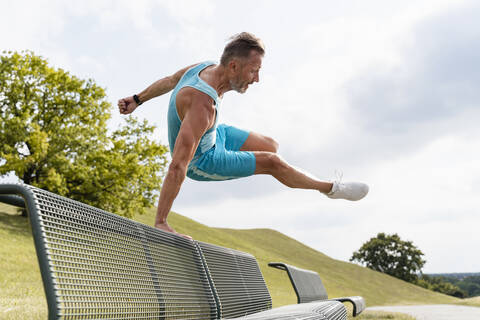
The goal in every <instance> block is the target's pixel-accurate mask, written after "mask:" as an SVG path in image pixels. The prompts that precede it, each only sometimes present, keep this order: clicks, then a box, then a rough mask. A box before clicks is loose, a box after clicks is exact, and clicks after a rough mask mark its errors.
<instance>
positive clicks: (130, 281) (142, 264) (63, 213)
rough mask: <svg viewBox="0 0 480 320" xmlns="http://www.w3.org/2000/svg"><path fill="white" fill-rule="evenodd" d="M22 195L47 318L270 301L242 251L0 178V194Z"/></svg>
mask: <svg viewBox="0 0 480 320" xmlns="http://www.w3.org/2000/svg"><path fill="white" fill-rule="evenodd" d="M12 195H13V196H12ZM15 195H17V196H15ZM18 195H20V196H21V197H18ZM22 198H23V200H24V205H25V206H26V207H27V209H28V213H29V217H30V221H31V226H32V232H33V235H34V241H35V247H36V250H37V256H38V259H39V264H40V270H41V273H42V279H43V282H44V288H45V292H46V296H47V302H48V307H49V319H59V318H61V319H79V318H82V319H98V318H102V319H127V318H128V319H147V318H148V319H219V318H223V317H226V318H230V317H234V316H236V315H239V316H241V315H246V314H251V313H255V312H258V311H262V310H266V309H269V308H271V298H270V294H269V293H268V290H267V287H266V285H265V281H264V280H263V276H262V274H261V272H260V269H259V267H258V263H257V261H256V260H255V258H254V257H253V256H251V255H249V254H246V253H243V252H240V251H236V250H231V249H228V248H222V247H218V246H215V245H211V244H208V243H201V242H196V241H190V240H187V239H185V238H182V237H179V236H176V235H173V234H170V233H167V232H163V231H161V230H158V229H155V228H152V227H149V226H146V225H143V224H141V223H137V222H134V221H132V220H129V219H126V218H123V217H120V216H118V215H114V214H111V213H108V212H106V211H103V210H100V209H97V208H94V207H92V206H88V205H85V204H82V203H80V202H77V201H73V200H69V199H67V198H64V197H61V196H58V195H55V194H53V193H50V192H47V191H44V190H41V189H38V188H34V187H31V186H27V185H15V184H10V185H0V201H2V202H7V203H11V204H14V205H19V204H22Z"/></svg>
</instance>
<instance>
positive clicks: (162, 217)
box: [118, 32, 368, 238]
mask: <svg viewBox="0 0 480 320" xmlns="http://www.w3.org/2000/svg"><path fill="white" fill-rule="evenodd" d="M264 53H265V49H264V46H263V43H262V41H261V40H260V39H258V38H256V37H255V36H254V35H252V34H250V33H247V32H243V33H240V34H238V35H236V36H234V37H232V38H231V41H230V42H229V43H228V44H227V45H226V47H225V49H224V51H223V54H222V56H221V59H220V64H215V63H213V62H203V63H199V64H196V65H193V66H189V67H187V68H184V69H181V70H180V71H178V72H176V73H175V74H173V75H172V76H169V77H166V78H163V79H160V80H158V81H156V82H154V83H153V84H152V85H150V86H149V87H148V88H146V89H145V90H144V91H142V92H140V93H139V94H138V95H134V96H132V97H127V98H124V99H120V100H119V101H118V107H119V109H120V113H122V114H129V113H131V112H133V111H134V110H135V109H136V108H137V107H138V106H139V105H140V104H142V103H143V102H145V101H148V100H150V99H152V98H154V97H157V96H160V95H162V94H165V93H167V92H169V91H171V90H173V93H172V95H171V97H170V103H169V108H168V139H169V145H170V152H171V153H172V161H171V163H170V166H169V168H168V172H167V175H166V177H165V180H164V182H163V187H162V189H161V192H160V199H159V201H158V209H157V216H156V219H155V227H157V228H159V229H161V230H164V231H167V232H173V233H176V232H175V230H173V229H172V228H171V227H170V226H169V225H168V223H167V216H168V213H169V212H170V209H171V207H172V204H173V201H174V200H175V198H176V196H177V194H178V192H179V190H180V186H181V185H182V183H183V181H184V179H185V176H188V177H189V178H191V179H194V180H199V181H222V180H229V179H236V178H241V177H246V176H250V175H254V174H269V175H272V176H273V177H275V178H276V179H277V180H278V181H280V182H281V183H283V184H284V185H286V186H288V187H291V188H301V189H314V190H318V191H320V192H321V193H323V194H325V195H326V196H327V197H330V198H332V199H347V200H353V201H356V200H360V199H362V198H363V197H365V195H366V194H367V193H368V186H367V185H366V184H364V183H359V182H348V183H347V182H341V181H333V182H328V181H320V180H318V179H316V178H314V177H312V176H311V175H309V174H307V173H305V172H303V171H300V170H299V169H297V168H295V167H293V166H291V165H290V164H288V163H287V162H286V161H285V160H283V159H282V158H281V157H280V156H279V155H278V154H277V150H278V143H277V142H276V141H275V140H273V139H272V138H269V137H266V136H263V135H261V134H258V133H255V132H246V131H243V130H240V129H238V128H235V127H232V126H227V125H224V124H220V125H218V124H217V118H218V112H219V105H220V103H221V99H222V97H223V95H224V94H225V93H226V92H228V91H231V90H235V91H237V92H240V93H244V92H246V91H247V89H248V86H249V85H251V84H253V83H254V82H258V81H259V71H260V68H261V66H262V59H263V56H264ZM183 236H185V235H183ZM185 237H187V238H189V237H188V236H185Z"/></svg>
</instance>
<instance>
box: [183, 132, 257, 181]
mask: <svg viewBox="0 0 480 320" xmlns="http://www.w3.org/2000/svg"><path fill="white" fill-rule="evenodd" d="M248 135H249V133H248V132H247V131H244V130H240V129H238V128H235V127H232V126H227V125H224V124H221V125H219V126H218V127H217V137H216V141H215V146H214V147H213V148H211V149H210V150H208V151H207V152H205V153H204V154H202V155H200V156H198V157H195V158H194V159H193V160H192V161H191V162H190V164H189V165H188V171H187V176H188V177H189V178H191V179H193V180H197V181H222V180H231V179H237V178H242V177H248V176H251V175H253V174H254V173H255V167H256V160H255V155H254V154H253V152H250V151H240V148H241V147H242V145H243V144H244V143H245V140H247V138H248Z"/></svg>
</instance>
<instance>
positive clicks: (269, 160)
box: [253, 151, 333, 194]
mask: <svg viewBox="0 0 480 320" xmlns="http://www.w3.org/2000/svg"><path fill="white" fill-rule="evenodd" d="M253 154H254V155H255V158H256V168H255V174H270V175H272V176H273V177H274V178H276V179H277V180H278V181H280V182H281V183H283V184H284V185H286V186H287V187H290V188H300V189H313V190H318V191H320V192H322V193H325V194H326V193H329V192H330V191H331V190H332V187H333V183H332V182H326V181H321V180H318V179H316V178H315V177H313V176H312V175H310V174H309V173H307V172H304V171H303V170H301V169H299V168H296V167H294V166H292V165H290V164H289V163H287V162H286V161H285V160H283V158H282V157H281V156H280V155H278V154H276V153H273V152H265V151H254V152H253Z"/></svg>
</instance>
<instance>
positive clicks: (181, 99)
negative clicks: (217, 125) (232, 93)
mask: <svg viewBox="0 0 480 320" xmlns="http://www.w3.org/2000/svg"><path fill="white" fill-rule="evenodd" d="M176 100H177V111H178V115H179V116H180V119H183V117H184V116H185V114H186V113H187V112H189V111H193V112H202V113H203V112H207V113H211V114H214V113H215V106H214V101H213V99H212V98H211V97H210V96H209V95H208V94H206V93H204V92H202V91H199V90H197V89H195V88H192V87H183V88H182V89H180V90H179V91H178V93H177V97H176Z"/></svg>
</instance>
